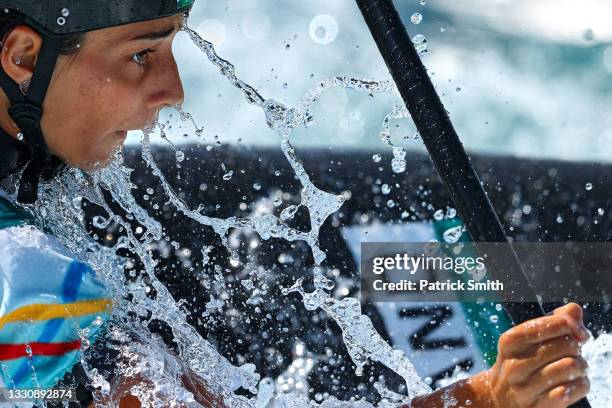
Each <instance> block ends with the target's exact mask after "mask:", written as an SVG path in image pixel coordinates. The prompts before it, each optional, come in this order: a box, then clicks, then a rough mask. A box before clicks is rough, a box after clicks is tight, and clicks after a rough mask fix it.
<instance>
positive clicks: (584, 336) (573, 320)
mask: <svg viewBox="0 0 612 408" xmlns="http://www.w3.org/2000/svg"><path fill="white" fill-rule="evenodd" d="M553 315H555V316H562V317H563V318H564V319H566V320H567V322H568V323H569V325H570V328H571V329H572V332H573V333H574V336H575V337H576V338H577V339H578V341H580V342H583V343H584V342H586V341H587V340H588V339H589V338H590V337H591V335H590V334H589V331H588V330H587V328H586V326H585V325H584V322H583V319H582V317H583V316H582V307H580V306H579V305H578V304H576V303H568V304H567V305H564V306H561V307H559V308H557V309H555V310H554V311H553Z"/></svg>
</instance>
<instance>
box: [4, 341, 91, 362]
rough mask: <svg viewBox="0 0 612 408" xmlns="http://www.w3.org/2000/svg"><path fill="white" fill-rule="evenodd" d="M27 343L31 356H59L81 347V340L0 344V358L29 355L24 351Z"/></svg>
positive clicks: (11, 358) (9, 358)
mask: <svg viewBox="0 0 612 408" xmlns="http://www.w3.org/2000/svg"><path fill="white" fill-rule="evenodd" d="M28 345H29V346H30V348H31V355H33V356H60V355H62V354H66V353H69V352H71V351H74V350H78V349H79V348H81V340H75V341H71V342H66V343H28V344H0V360H14V359H16V358H21V357H28V356H29V355H30V354H29V353H28V352H27V351H26V347H27V346H28Z"/></svg>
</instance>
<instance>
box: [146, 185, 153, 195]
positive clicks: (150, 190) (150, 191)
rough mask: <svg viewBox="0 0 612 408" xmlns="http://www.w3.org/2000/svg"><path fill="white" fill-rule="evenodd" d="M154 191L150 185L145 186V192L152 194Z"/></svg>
mask: <svg viewBox="0 0 612 408" xmlns="http://www.w3.org/2000/svg"><path fill="white" fill-rule="evenodd" d="M154 192H155V190H153V189H152V188H151V187H149V188H147V194H153V193H154Z"/></svg>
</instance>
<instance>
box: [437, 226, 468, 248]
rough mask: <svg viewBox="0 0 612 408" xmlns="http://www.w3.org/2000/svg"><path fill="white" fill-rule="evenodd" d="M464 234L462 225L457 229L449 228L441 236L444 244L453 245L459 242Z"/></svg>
mask: <svg viewBox="0 0 612 408" xmlns="http://www.w3.org/2000/svg"><path fill="white" fill-rule="evenodd" d="M464 232H465V227H464V226H463V225H459V226H457V227H453V228H449V229H447V230H446V231H444V233H443V234H442V239H444V242H447V243H449V244H454V243H456V242H458V241H459V239H460V238H461V235H463V233H464Z"/></svg>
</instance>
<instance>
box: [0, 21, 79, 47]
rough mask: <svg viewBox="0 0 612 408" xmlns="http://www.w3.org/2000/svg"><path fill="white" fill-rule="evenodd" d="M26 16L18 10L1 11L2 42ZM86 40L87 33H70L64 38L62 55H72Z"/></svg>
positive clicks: (0, 32) (0, 31) (0, 39)
mask: <svg viewBox="0 0 612 408" xmlns="http://www.w3.org/2000/svg"><path fill="white" fill-rule="evenodd" d="M24 18H25V16H24V15H23V14H21V13H19V12H18V11H14V10H4V11H0V42H2V41H3V40H4V37H5V36H6V35H7V34H8V33H9V32H10V31H11V29H13V28H14V27H15V26H16V25H18V24H20V23H23V21H24ZM83 41H85V33H79V34H69V35H66V38H65V39H64V44H63V46H62V49H61V50H60V54H61V55H71V54H75V53H76V52H78V51H79V48H80V46H81V44H82V43H83Z"/></svg>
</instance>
